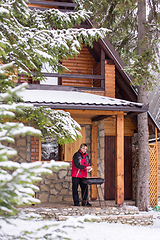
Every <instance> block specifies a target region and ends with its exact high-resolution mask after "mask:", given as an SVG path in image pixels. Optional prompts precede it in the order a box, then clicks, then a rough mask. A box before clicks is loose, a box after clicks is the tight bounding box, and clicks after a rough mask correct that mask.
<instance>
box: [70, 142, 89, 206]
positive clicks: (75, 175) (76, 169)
mask: <svg viewBox="0 0 160 240" xmlns="http://www.w3.org/2000/svg"><path fill="white" fill-rule="evenodd" d="M87 149H88V147H87V144H86V143H82V144H81V145H80V149H79V150H78V151H77V152H76V153H75V154H74V155H73V160H72V174H71V175H72V194H73V201H74V206H80V204H79V195H78V185H79V184H80V187H81V194H82V206H88V207H90V206H91V204H90V203H89V202H88V201H87V203H86V200H87V197H88V185H87V184H85V183H84V182H83V178H85V177H87V170H88V171H91V170H92V167H91V166H90V161H89V157H88V155H87V153H86V151H87Z"/></svg>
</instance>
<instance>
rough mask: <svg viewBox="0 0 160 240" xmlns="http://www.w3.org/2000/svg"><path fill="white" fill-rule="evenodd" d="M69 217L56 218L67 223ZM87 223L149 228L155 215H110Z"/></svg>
mask: <svg viewBox="0 0 160 240" xmlns="http://www.w3.org/2000/svg"><path fill="white" fill-rule="evenodd" d="M68 218H69V217H68V216H56V219H57V220H58V221H66V220H67V219H68ZM87 222H108V223H122V224H130V225H139V226H148V225H153V215H152V214H147V215H146V214H141V215H130V216H129V215H119V216H115V215H109V216H99V217H98V218H94V216H93V218H92V219H90V220H87Z"/></svg>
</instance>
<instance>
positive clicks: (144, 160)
mask: <svg viewBox="0 0 160 240" xmlns="http://www.w3.org/2000/svg"><path fill="white" fill-rule="evenodd" d="M145 22H146V2H145V0H139V1H138V54H139V55H140V54H141V53H142V52H143V51H144V50H145V41H143V40H144V38H145V34H146V29H145ZM145 88H146V84H145V79H144V84H141V85H140V86H139V88H138V102H141V103H144V104H147V91H145ZM138 151H139V169H138V176H137V202H136V205H137V207H138V208H139V210H141V211H147V210H148V207H149V205H150V204H149V174H150V163H149V146H148V114H147V113H141V114H139V115H138Z"/></svg>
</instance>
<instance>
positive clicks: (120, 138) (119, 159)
mask: <svg viewBox="0 0 160 240" xmlns="http://www.w3.org/2000/svg"><path fill="white" fill-rule="evenodd" d="M116 148H117V149H116V163H115V171H116V172H115V178H116V179H115V182H116V191H115V202H116V204H119V205H121V204H123V202H124V114H123V112H121V113H119V114H118V115H117V121H116Z"/></svg>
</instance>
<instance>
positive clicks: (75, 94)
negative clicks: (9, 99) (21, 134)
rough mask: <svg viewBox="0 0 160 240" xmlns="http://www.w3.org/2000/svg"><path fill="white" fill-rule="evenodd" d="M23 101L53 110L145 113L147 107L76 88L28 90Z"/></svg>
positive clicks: (23, 96)
mask: <svg viewBox="0 0 160 240" xmlns="http://www.w3.org/2000/svg"><path fill="white" fill-rule="evenodd" d="M22 98H23V100H24V101H25V102H26V103H32V104H34V105H35V106H49V107H51V108H53V109H85V110H108V111H124V112H137V113H140V112H146V111H148V105H144V104H141V103H135V102H130V101H125V100H121V99H116V98H110V97H105V96H99V95H95V94H91V93H85V92H82V91H79V90H76V88H71V89H69V88H68V89H67V90H66V89H65V88H62V86H61V88H60V90H58V89H57V88H56V89H55V90H53V89H52V90H44V89H32V90H31V89H30V90H26V91H25V92H23V95H22Z"/></svg>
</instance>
